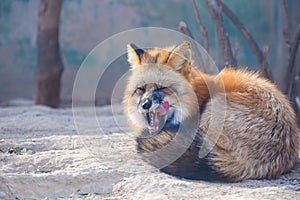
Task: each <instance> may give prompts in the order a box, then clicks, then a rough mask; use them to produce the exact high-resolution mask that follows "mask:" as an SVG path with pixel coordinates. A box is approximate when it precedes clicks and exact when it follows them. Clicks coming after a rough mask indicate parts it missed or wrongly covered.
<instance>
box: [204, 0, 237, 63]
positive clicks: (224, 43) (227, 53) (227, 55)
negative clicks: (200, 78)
mask: <svg viewBox="0 0 300 200" xmlns="http://www.w3.org/2000/svg"><path fill="white" fill-rule="evenodd" d="M206 4H207V7H208V10H209V13H210V15H211V18H212V20H213V22H214V25H215V27H216V31H217V37H218V40H219V43H220V46H221V51H222V55H223V60H224V61H225V65H231V66H233V67H236V66H237V61H236V59H235V58H234V56H233V52H232V49H231V44H230V40H229V37H228V33H227V31H226V29H225V26H224V22H223V17H222V7H219V6H218V5H217V3H216V1H215V0H206Z"/></svg>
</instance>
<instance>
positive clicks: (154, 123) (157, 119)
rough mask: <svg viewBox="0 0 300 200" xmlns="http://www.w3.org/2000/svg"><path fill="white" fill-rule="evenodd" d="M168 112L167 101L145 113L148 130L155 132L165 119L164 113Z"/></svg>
mask: <svg viewBox="0 0 300 200" xmlns="http://www.w3.org/2000/svg"><path fill="white" fill-rule="evenodd" d="M168 112H169V103H168V102H166V101H165V102H163V103H162V104H160V105H159V107H158V108H156V109H154V110H152V111H150V112H148V113H146V117H147V120H148V124H149V126H148V130H149V132H150V133H151V134H156V133H158V132H159V131H160V129H161V128H162V127H163V125H164V123H165V121H166V117H165V116H166V115H167V114H168Z"/></svg>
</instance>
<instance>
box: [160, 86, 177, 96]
mask: <svg viewBox="0 0 300 200" xmlns="http://www.w3.org/2000/svg"><path fill="white" fill-rule="evenodd" d="M158 90H159V91H162V92H163V93H164V94H166V95H171V94H172V93H173V92H172V90H170V88H168V87H160V88H159V89H158Z"/></svg>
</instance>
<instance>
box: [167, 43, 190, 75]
mask: <svg viewBox="0 0 300 200" xmlns="http://www.w3.org/2000/svg"><path fill="white" fill-rule="evenodd" d="M191 59H192V50H191V46H190V43H188V42H183V43H181V44H179V45H177V46H176V47H175V48H174V49H173V50H172V52H171V54H170V56H169V59H168V61H167V64H168V65H169V66H172V67H173V68H174V69H175V70H180V69H181V68H182V67H184V66H185V64H186V63H190V62H191Z"/></svg>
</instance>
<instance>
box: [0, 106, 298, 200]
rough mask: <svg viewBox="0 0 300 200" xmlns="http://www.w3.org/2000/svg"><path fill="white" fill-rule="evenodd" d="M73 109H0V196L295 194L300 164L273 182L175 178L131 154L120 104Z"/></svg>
mask: <svg viewBox="0 0 300 200" xmlns="http://www.w3.org/2000/svg"><path fill="white" fill-rule="evenodd" d="M74 113H76V120H75V123H74V117H73V113H72V109H71V108H65V109H50V108H47V107H43V106H18V107H16V106H14V107H5V108H0V199H226V200H227V199H276V200H278V199H300V161H299V162H298V165H297V167H296V169H295V170H293V171H292V172H291V173H289V174H286V175H283V176H282V177H280V179H277V180H247V181H243V182H241V183H233V184H228V183H209V182H204V181H190V180H184V179H178V178H175V177H171V176H169V175H166V174H164V173H161V172H159V171H158V170H157V169H155V168H153V167H151V166H149V165H148V164H147V163H145V162H144V161H142V159H141V158H140V157H139V156H138V155H137V154H136V151H135V141H134V136H133V134H132V133H130V130H129V128H128V127H127V126H126V123H125V119H124V116H123V115H122V111H121V108H120V107H119V106H115V107H114V108H113V109H111V107H110V106H107V107H101V108H96V110H95V113H96V115H94V113H91V112H87V111H86V109H85V108H76V109H75V112H74ZM95 116H97V124H95V123H93V121H95Z"/></svg>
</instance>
